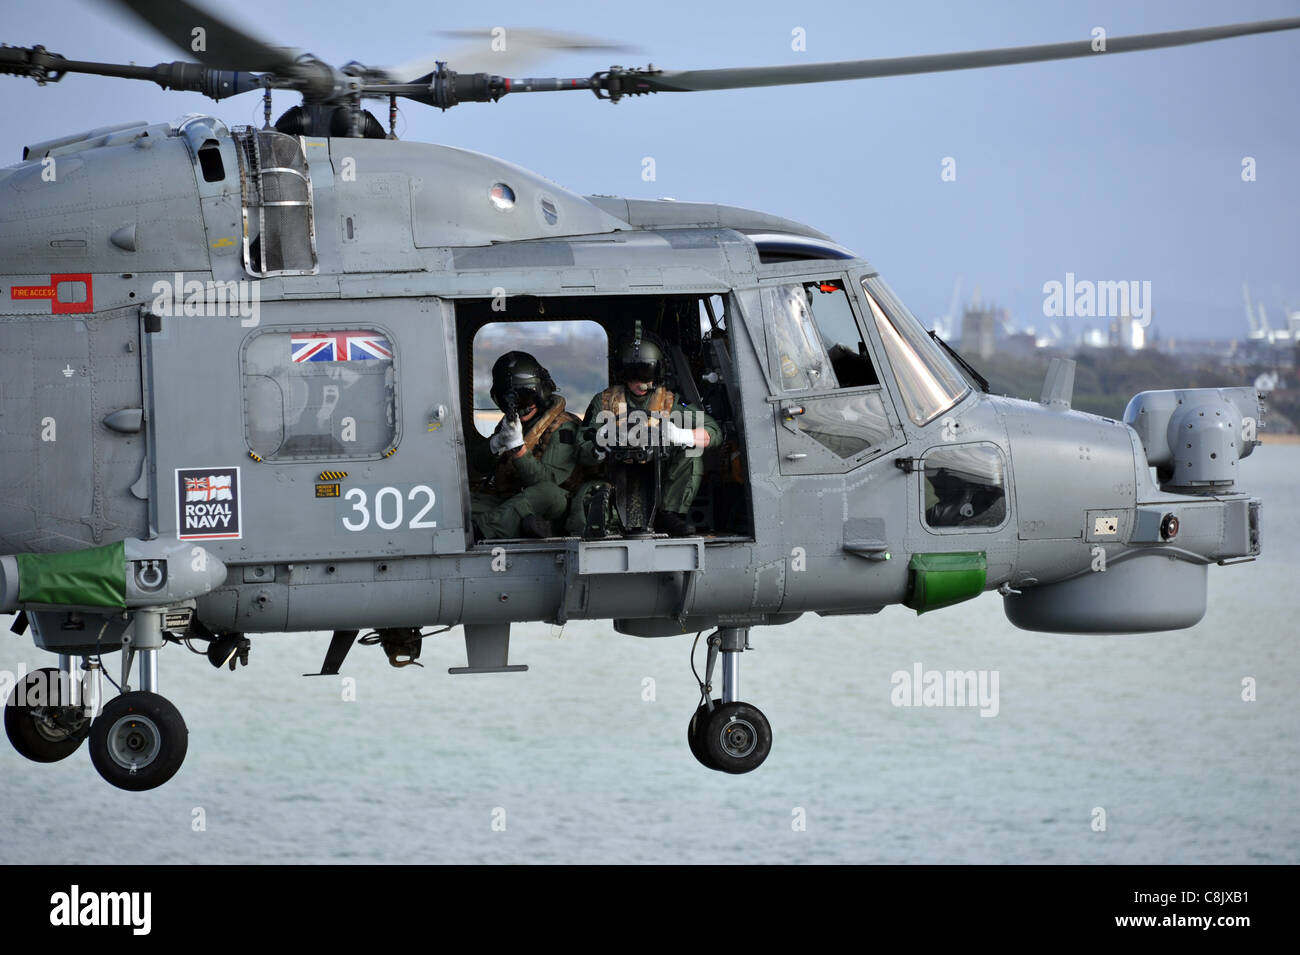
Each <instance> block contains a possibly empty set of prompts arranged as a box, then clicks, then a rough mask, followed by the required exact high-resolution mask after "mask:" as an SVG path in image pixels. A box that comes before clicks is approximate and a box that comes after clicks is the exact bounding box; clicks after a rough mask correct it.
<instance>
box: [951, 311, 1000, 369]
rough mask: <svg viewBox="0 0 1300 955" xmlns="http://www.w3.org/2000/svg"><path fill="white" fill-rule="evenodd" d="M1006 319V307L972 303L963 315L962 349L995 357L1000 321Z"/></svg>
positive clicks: (987, 357) (979, 355) (982, 356)
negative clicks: (983, 305)
mask: <svg viewBox="0 0 1300 955" xmlns="http://www.w3.org/2000/svg"><path fill="white" fill-rule="evenodd" d="M1003 321H1006V312H1005V310H1004V309H999V308H992V307H980V306H976V305H972V306H970V307H968V308H967V309H966V311H965V312H963V313H962V317H961V350H962V351H963V352H965V353H966V354H968V355H976V356H978V357H980V358H983V359H986V360H987V359H989V358H992V357H993V352H994V351H995V350H996V348H997V330H998V324H999V322H1003Z"/></svg>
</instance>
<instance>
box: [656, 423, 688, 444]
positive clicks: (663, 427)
mask: <svg viewBox="0 0 1300 955" xmlns="http://www.w3.org/2000/svg"><path fill="white" fill-rule="evenodd" d="M659 428H660V433H661V434H662V435H663V442H664V444H667V445H671V446H672V447H674V448H693V447H695V432H694V431H693V430H691V429H690V428H679V427H677V425H675V424H673V423H672V422H671V421H669V420H668V419H667V418H665V419H664V420H663V421H661V422H660V423H659Z"/></svg>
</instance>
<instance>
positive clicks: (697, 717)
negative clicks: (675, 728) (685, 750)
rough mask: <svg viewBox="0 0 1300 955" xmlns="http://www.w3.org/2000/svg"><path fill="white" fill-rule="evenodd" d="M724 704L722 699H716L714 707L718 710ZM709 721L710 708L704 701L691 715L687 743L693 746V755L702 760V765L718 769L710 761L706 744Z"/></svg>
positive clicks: (687, 728)
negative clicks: (705, 728)
mask: <svg viewBox="0 0 1300 955" xmlns="http://www.w3.org/2000/svg"><path fill="white" fill-rule="evenodd" d="M721 705H722V700H714V701H713V708H714V709H715V710H716V709H717V708H718V707H719V706H721ZM708 721H709V708H708V707H707V706H705V705H704V704H703V703H701V704H700V706H699V708H698V709H697V710H696V711H695V713H694V714H692V716H691V721H690V723H689V724H687V727H686V743H687V745H688V746H690V748H691V755H692V756H694V757H695V758H696V759H697V760H699V761H700V765H702V766H706V767H708V768H709V769H717V768H718V767H717V766H714V765H713V763H712V762H710V761H709V754H708V752H707V751H706V749H705V746H704V727H705V724H707V723H708Z"/></svg>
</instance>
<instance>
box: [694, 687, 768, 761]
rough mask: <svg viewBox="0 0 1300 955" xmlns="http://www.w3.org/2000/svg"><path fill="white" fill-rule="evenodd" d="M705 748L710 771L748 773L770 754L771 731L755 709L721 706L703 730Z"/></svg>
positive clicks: (740, 705)
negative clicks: (711, 766)
mask: <svg viewBox="0 0 1300 955" xmlns="http://www.w3.org/2000/svg"><path fill="white" fill-rule="evenodd" d="M704 745H705V748H706V750H707V752H708V756H709V759H710V760H711V761H712V763H713V764H714V765H713V768H714V769H719V770H721V771H722V772H724V773H748V772H750V771H751V770H755V769H758V767H759V766H761V765H763V760H765V759H767V754H768V753H769V752H771V750H772V727H771V725H770V724H769V723H768V722H767V717H766V716H764V715H763V713H762V711H761V710H759V709H758V707H756V706H750V705H749V704H748V703H740V702H736V703H724V704H722V705H721V706H719V707H716V708H715V709H714V710H713V715H712V716H710V717H709V720H708V723H707V725H706V726H705V728H704Z"/></svg>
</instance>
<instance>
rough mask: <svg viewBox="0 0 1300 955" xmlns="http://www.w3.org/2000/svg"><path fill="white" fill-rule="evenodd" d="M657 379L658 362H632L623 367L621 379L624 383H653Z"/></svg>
mask: <svg viewBox="0 0 1300 955" xmlns="http://www.w3.org/2000/svg"><path fill="white" fill-rule="evenodd" d="M658 377H659V363H658V362H654V361H634V362H629V363H628V364H626V365H624V366H623V379H624V380H625V381H654V380H655V379H656V378H658Z"/></svg>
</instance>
